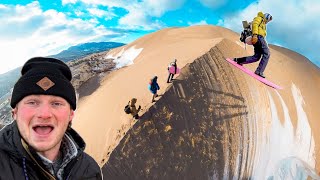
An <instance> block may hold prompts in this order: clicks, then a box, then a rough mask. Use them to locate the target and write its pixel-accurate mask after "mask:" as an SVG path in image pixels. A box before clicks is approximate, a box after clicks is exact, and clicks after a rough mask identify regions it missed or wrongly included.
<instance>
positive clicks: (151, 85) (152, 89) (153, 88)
mask: <svg viewBox="0 0 320 180" xmlns="http://www.w3.org/2000/svg"><path fill="white" fill-rule="evenodd" d="M157 80H158V76H154V77H153V78H152V79H151V80H150V83H149V86H148V88H149V90H150V92H151V93H152V94H153V96H152V101H151V102H155V100H154V98H156V97H158V94H157V91H158V90H160V86H159V84H158V82H157Z"/></svg>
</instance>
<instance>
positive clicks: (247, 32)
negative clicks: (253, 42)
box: [240, 21, 252, 43]
mask: <svg viewBox="0 0 320 180" xmlns="http://www.w3.org/2000/svg"><path fill="white" fill-rule="evenodd" d="M251 24H252V23H251V22H250V23H248V22H247V21H242V26H243V30H242V32H241V34H240V41H241V42H243V43H246V39H247V37H249V36H252V26H251Z"/></svg>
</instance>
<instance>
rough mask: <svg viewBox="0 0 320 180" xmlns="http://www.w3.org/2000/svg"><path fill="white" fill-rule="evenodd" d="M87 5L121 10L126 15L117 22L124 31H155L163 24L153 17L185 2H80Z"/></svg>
mask: <svg viewBox="0 0 320 180" xmlns="http://www.w3.org/2000/svg"><path fill="white" fill-rule="evenodd" d="M81 1H82V2H83V3H85V4H88V5H95V6H97V5H102V6H107V7H108V8H109V9H110V8H114V7H117V8H122V9H125V10H126V11H127V12H128V13H127V14H126V15H124V16H123V17H122V18H121V19H120V20H119V25H120V26H121V28H124V29H130V28H134V29H140V30H155V29H160V28H162V27H163V26H164V25H163V23H161V22H159V21H156V20H154V19H153V17H160V16H162V15H163V14H165V13H166V12H168V11H172V10H176V9H179V8H180V7H181V6H182V5H183V4H184V2H185V1H186V0H175V1H171V0H143V1H138V0H122V1H114V0H104V1H100V0H81Z"/></svg>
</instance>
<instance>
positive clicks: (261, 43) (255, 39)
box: [233, 12, 272, 78]
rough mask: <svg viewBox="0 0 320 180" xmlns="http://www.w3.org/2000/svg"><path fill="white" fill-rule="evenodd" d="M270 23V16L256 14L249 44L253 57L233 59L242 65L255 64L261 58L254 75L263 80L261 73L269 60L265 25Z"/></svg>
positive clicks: (260, 13) (267, 14)
mask: <svg viewBox="0 0 320 180" xmlns="http://www.w3.org/2000/svg"><path fill="white" fill-rule="evenodd" d="M270 21H272V16H271V15H270V14H269V13H265V14H263V13H262V12H259V13H258V15H257V17H255V18H254V19H253V21H252V40H251V42H252V45H253V47H254V55H253V56H248V57H240V58H234V59H233V60H234V61H235V62H237V63H238V64H240V65H242V64H249V63H253V62H257V61H259V60H260V58H261V56H262V58H261V61H260V63H259V66H258V67H257V69H256V71H255V72H254V73H255V74H257V75H258V76H260V77H263V78H265V76H264V75H263V72H264V70H265V68H266V66H267V64H268V61H269V58H270V50H269V47H268V44H267V42H266V40H265V37H266V35H267V23H268V22H270Z"/></svg>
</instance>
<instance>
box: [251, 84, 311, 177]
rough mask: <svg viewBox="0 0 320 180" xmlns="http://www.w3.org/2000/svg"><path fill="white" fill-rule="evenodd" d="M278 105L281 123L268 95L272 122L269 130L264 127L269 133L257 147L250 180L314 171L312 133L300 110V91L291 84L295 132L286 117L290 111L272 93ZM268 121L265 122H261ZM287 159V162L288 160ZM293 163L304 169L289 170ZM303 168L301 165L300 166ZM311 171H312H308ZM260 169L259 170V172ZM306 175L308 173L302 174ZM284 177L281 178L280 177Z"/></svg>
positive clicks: (277, 93) (304, 113)
mask: <svg viewBox="0 0 320 180" xmlns="http://www.w3.org/2000/svg"><path fill="white" fill-rule="evenodd" d="M275 92H276V95H277V97H278V98H279V100H280V102H281V106H282V109H283V113H284V120H283V121H281V120H280V118H279V116H278V111H277V107H276V104H275V102H274V100H273V98H272V96H271V94H270V93H269V92H268V98H269V105H270V111H271V121H270V122H269V123H270V124H268V125H269V127H268V125H267V124H265V123H263V124H264V126H266V128H267V127H268V130H266V131H264V132H263V133H262V134H260V135H262V138H259V139H260V140H262V141H263V142H260V143H258V144H257V145H258V146H260V147H257V150H258V151H259V153H257V154H256V155H258V156H259V157H258V158H256V160H257V161H256V162H255V166H254V171H253V177H254V178H257V179H260V178H263V179H265V178H267V177H268V179H269V178H271V179H273V178H276V177H280V174H279V172H280V173H281V172H282V173H283V172H284V170H283V169H285V171H286V172H289V173H288V174H299V173H301V172H310V171H312V169H314V168H315V159H314V156H313V155H314V149H315V143H314V138H313V136H312V133H311V128H310V125H309V121H308V117H307V114H306V112H305V111H304V109H303V105H304V100H303V97H302V95H301V93H300V90H299V89H298V88H297V87H296V86H295V85H294V84H292V86H291V93H292V97H293V99H294V102H295V107H296V112H297V127H296V129H294V127H293V125H292V121H291V117H290V114H289V110H288V107H287V105H286V104H285V102H284V100H283V99H282V97H281V95H280V94H279V92H277V91H275ZM264 121H267V120H264ZM281 122H283V124H282V123H281ZM288 158H289V159H288ZM292 159H297V160H300V161H301V162H304V163H306V166H304V167H303V166H302V167H300V168H298V169H297V168H291V169H288V168H290V167H293V165H290V164H288V163H293V162H294V163H295V162H296V160H295V161H293V160H292ZM301 164H303V163H301ZM310 167H311V169H310ZM261 169H262V170H261ZM305 174H307V173H305ZM281 175H283V174H281Z"/></svg>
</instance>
